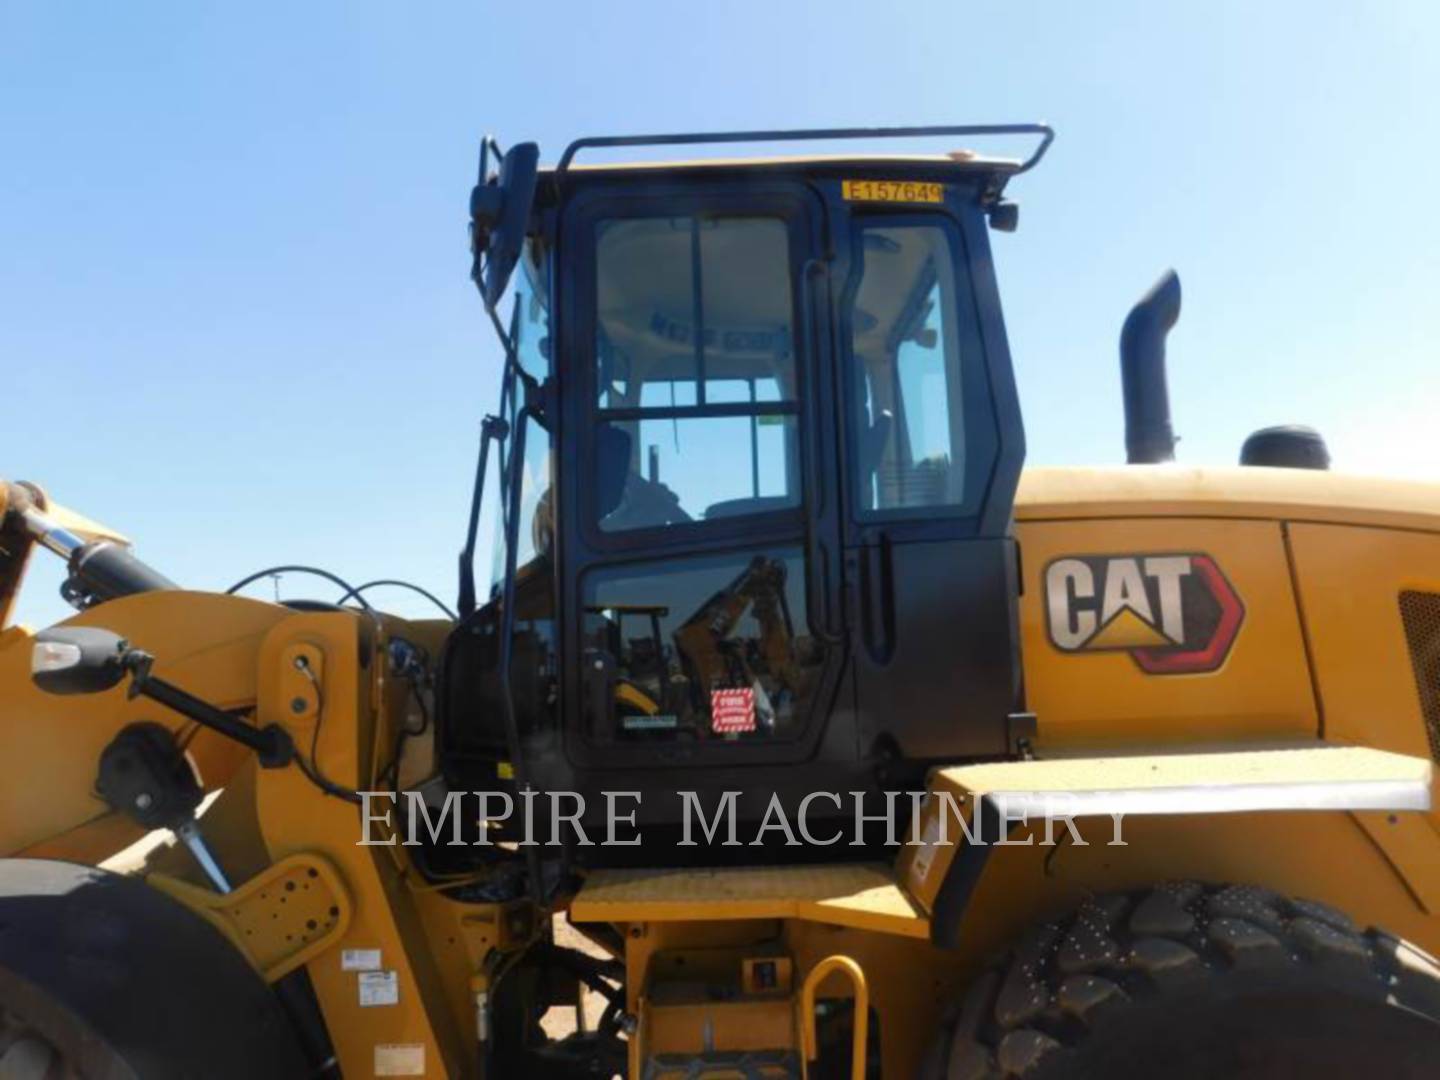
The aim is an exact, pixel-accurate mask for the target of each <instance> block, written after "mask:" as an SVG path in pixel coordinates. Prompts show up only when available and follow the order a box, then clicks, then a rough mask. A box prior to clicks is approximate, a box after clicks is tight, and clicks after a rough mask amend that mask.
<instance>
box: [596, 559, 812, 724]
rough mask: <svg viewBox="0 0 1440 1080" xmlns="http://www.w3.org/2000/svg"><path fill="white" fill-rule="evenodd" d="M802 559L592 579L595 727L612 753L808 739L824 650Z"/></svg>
mask: <svg viewBox="0 0 1440 1080" xmlns="http://www.w3.org/2000/svg"><path fill="white" fill-rule="evenodd" d="M803 568H804V559H803V555H802V554H801V552H800V550H799V549H798V548H778V549H773V550H765V551H761V552H749V553H745V554H740V555H723V556H697V557H691V558H688V559H682V560H674V561H672V562H666V563H647V564H646V565H645V566H644V567H643V568H635V567H613V568H605V569H600V570H595V571H592V572H591V573H590V574H588V575H586V577H585V579H584V586H583V595H584V602H585V638H584V647H585V657H586V659H585V662H584V665H583V669H582V670H584V672H585V673H586V674H585V677H586V680H587V686H586V690H585V703H584V708H585V714H586V727H587V730H588V731H589V733H590V737H591V738H592V739H595V740H598V741H601V742H656V741H661V742H665V741H676V740H678V741H684V742H716V741H719V742H766V741H770V740H775V739H787V738H794V737H796V736H798V735H799V734H800V733H801V732H802V730H803V728H804V724H805V719H806V716H807V715H808V710H809V706H810V704H811V702H812V699H813V697H814V694H815V692H816V690H817V688H818V686H819V679H820V674H821V671H822V670H823V662H824V649H823V647H822V646H821V645H820V644H819V643H817V642H816V641H815V640H814V638H812V637H811V635H810V632H809V628H808V627H807V626H806V624H805V615H804V595H805V594H804V569H803Z"/></svg>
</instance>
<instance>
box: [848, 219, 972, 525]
mask: <svg viewBox="0 0 1440 1080" xmlns="http://www.w3.org/2000/svg"><path fill="white" fill-rule="evenodd" d="M860 237H861V250H862V258H863V272H862V275H861V278H860V283H859V287H858V289H857V290H856V292H855V296H854V300H853V307H852V308H851V311H850V313H849V314H850V324H851V334H852V336H851V356H852V358H853V359H852V362H853V365H854V369H853V372H852V378H853V381H854V387H855V392H854V395H853V398H854V400H855V402H856V403H857V412H858V415H856V416H855V417H854V418H853V429H854V443H855V447H856V455H855V456H856V472H855V483H856V488H857V490H856V493H855V494H856V504H857V507H858V512H859V514H860V515H861V516H867V515H875V514H880V513H890V512H894V511H907V510H909V511H924V510H926V509H931V508H940V507H962V506H965V505H966V504H967V503H968V502H971V501H973V498H972V497H971V493H970V492H967V490H966V466H967V461H966V423H965V416H966V404H967V403H966V400H965V381H966V380H965V378H964V366H965V364H966V363H967V362H968V361H967V358H966V357H963V356H962V355H961V348H960V334H959V328H958V327H957V325H956V320H955V316H956V310H957V309H956V282H955V259H954V254H953V252H952V251H951V248H950V242H949V240H948V238H947V236H946V233H945V230H944V229H942V228H940V227H939V226H936V225H917V226H903V225H902V226H886V227H873V228H865V229H862V230H861V231H860Z"/></svg>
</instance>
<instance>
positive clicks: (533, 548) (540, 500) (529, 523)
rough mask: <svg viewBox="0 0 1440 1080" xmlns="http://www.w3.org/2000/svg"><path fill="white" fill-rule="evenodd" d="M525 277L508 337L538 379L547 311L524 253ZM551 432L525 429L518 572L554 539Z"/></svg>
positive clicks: (497, 574) (546, 355) (500, 562)
mask: <svg viewBox="0 0 1440 1080" xmlns="http://www.w3.org/2000/svg"><path fill="white" fill-rule="evenodd" d="M521 265H522V268H523V269H524V271H525V273H524V275H523V277H520V276H517V277H516V279H515V286H514V288H515V309H514V311H515V316H514V319H513V321H512V322H511V325H510V333H511V335H512V336H513V338H514V341H515V354H516V359H517V360H518V361H519V362H520V366H521V367H522V368H524V369H525V371H526V372H528V373H529V374H530V375H532V376H533V377H534V378H535V379H537V380H539V381H542V382H543V381H544V379H545V378H546V376H548V375H549V374H550V311H549V308H548V306H547V296H546V293H545V291H544V288H543V282H544V273H543V270H542V269H541V268H537V267H535V266H534V265H533V264H532V263H531V260H530V257H529V252H528V251H527V255H526V258H525V259H524V260H523V261H522V264H521ZM519 395H520V391H519V388H518V387H512V388H511V390H510V392H509V393H508V394H507V395H506V397H505V405H504V410H503V411H504V412H505V414H506V415H505V419H506V420H508V421H509V422H510V426H511V430H512V431H513V430H514V428H515V418H516V410H517V401H518V398H519ZM551 443H552V440H551V436H550V433H549V432H547V431H546V430H545V429H544V428H542V427H541V426H540V425H539V424H537V423H535V422H534V421H531V422H529V423H527V424H526V425H525V460H524V463H523V465H522V467H521V479H520V529H519V531H518V533H517V535H516V540H517V545H516V557H515V565H516V567H517V568H518V569H519V570H521V571H523V570H524V569H525V568H526V567H527V566H529V565H530V564H531V563H533V562H535V561H536V560H537V559H539V558H542V557H546V558H548V556H549V555H550V548H551V545H552V543H553V541H554V535H555V509H554V496H553V493H552V490H551V483H552V482H553V479H554V477H553V455H552V453H551V450H552V446H551ZM503 526H504V519H503V516H502V515H500V514H496V515H495V543H494V546H493V549H492V551H493V556H492V557H493V560H494V562H493V564H492V568H491V575H490V580H491V583H492V586H494V585H498V584H499V583H500V582H501V581H503V580H504V574H505V562H504V559H505V537H504V533H503V531H502V530H503Z"/></svg>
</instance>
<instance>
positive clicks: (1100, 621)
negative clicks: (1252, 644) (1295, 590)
mask: <svg viewBox="0 0 1440 1080" xmlns="http://www.w3.org/2000/svg"><path fill="white" fill-rule="evenodd" d="M1045 616H1046V621H1047V624H1048V628H1049V635H1050V643H1051V644H1052V645H1054V646H1055V647H1056V648H1057V649H1059V650H1060V651H1061V652H1068V653H1084V652H1127V653H1129V654H1130V655H1131V656H1132V657H1133V658H1134V660H1135V662H1136V663H1137V664H1139V665H1140V669H1141V670H1142V671H1144V672H1146V673H1147V674H1150V675H1178V674H1185V673H1193V672H1201V671H1214V670H1215V669H1216V668H1218V667H1219V666H1220V665H1221V664H1222V663H1224V662H1225V657H1226V656H1227V655H1228V654H1229V652H1230V646H1232V645H1233V644H1234V643H1235V637H1236V635H1237V634H1239V632H1240V624H1241V623H1242V622H1244V621H1245V605H1244V604H1243V603H1241V601H1240V597H1239V595H1238V594H1237V593H1236V592H1235V589H1234V587H1233V586H1232V585H1231V584H1230V582H1229V581H1228V580H1226V578H1225V575H1224V574H1223V573H1221V571H1220V567H1219V566H1217V565H1216V564H1215V560H1214V559H1212V558H1211V557H1210V556H1209V555H1198V554H1190V555H1176V554H1155V555H1068V556H1066V557H1064V558H1061V559H1056V560H1055V561H1054V562H1052V563H1050V565H1049V566H1047V567H1046V568H1045Z"/></svg>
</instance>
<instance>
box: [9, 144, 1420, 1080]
mask: <svg viewBox="0 0 1440 1080" xmlns="http://www.w3.org/2000/svg"><path fill="white" fill-rule="evenodd" d="M918 137H924V138H927V139H930V140H935V139H946V140H950V141H951V143H957V142H962V141H963V142H964V143H965V144H967V145H976V144H980V145H998V144H1000V143H1003V144H1004V145H1005V146H1009V145H1013V144H1015V141H1016V140H1030V141H1029V142H1027V143H1026V147H1027V152H1026V153H1025V154H1024V155H1022V156H1018V157H1008V156H1004V155H1000V154H995V153H988V154H987V153H981V152H976V151H972V150H956V151H953V152H949V153H943V154H904V153H896V152H893V151H889V152H886V148H888V147H893V146H895V145H897V144H896V143H895V142H894V141H893V140H896V139H905V138H918ZM1052 138H1053V133H1052V131H1051V130H1050V129H1049V128H1048V127H1046V126H1044V125H990V126H955V127H937V128H903V129H844V130H825V131H810V132H791V131H776V132H738V133H724V134H719V135H690V134H686V135H668V136H658V137H623V138H614V137H607V138H586V139H581V140H579V141H577V142H575V143H573V144H571V146H570V147H569V148H568V149H567V150H565V152H564V153H563V155H562V156H561V157H560V158H559V160H558V162H557V163H556V164H555V165H553V166H547V167H544V168H542V167H541V166H540V165H539V155H538V151H537V148H536V147H535V145H534V144H530V143H522V144H519V145H516V146H513V147H511V148H509V149H508V151H504V152H502V150H501V148H500V147H499V146H498V145H497V144H496V143H495V141H494V140H492V139H487V140H485V143H484V148H483V150H482V152H481V155H480V174H479V182H478V184H477V185H476V187H475V189H474V191H473V194H472V197H471V203H470V214H469V217H470V222H469V225H470V242H471V250H472V255H473V267H472V275H473V277H474V280H475V282H476V284H477V285H478V287H479V291H480V294H481V298H482V302H483V308H484V311H485V313H486V315H487V317H488V319H489V321H490V322H491V323H492V324H493V329H494V331H495V332H496V333H497V335H498V337H499V339H500V341H501V343H502V346H503V350H504V357H505V359H504V364H503V374H502V383H501V387H500V392H499V398H498V400H499V407H498V409H497V411H496V412H495V413H494V414H493V415H491V416H488V417H486V418H485V420H484V422H483V423H482V425H481V440H480V447H479V452H478V455H477V468H476V480H475V486H474V489H473V491H472V492H471V493H470V505H469V515H468V521H467V520H466V519H465V515H464V514H462V513H457V534H460V533H462V532H463V534H464V541H463V545H462V548H463V550H462V553H461V556H460V560H459V574H458V578H459V580H458V588H457V594H458V595H457V603H456V605H455V607H454V610H453V611H452V610H451V609H450V608H449V607H447V605H445V604H444V603H443V602H441V601H439V600H435V602H436V607H437V614H436V617H435V618H433V619H414V618H400V617H397V616H396V615H393V614H390V613H387V612H386V611H383V610H381V609H380V608H378V607H377V606H375V604H374V603H373V602H372V600H373V599H374V598H375V597H376V595H377V593H376V591H375V585H376V584H377V583H374V582H364V583H361V584H359V585H353V584H351V583H349V582H347V581H346V580H345V579H344V578H343V577H342V576H341V574H343V571H344V569H345V568H344V566H343V565H336V566H334V567H280V568H271V570H268V571H267V570H262V571H260V572H259V573H258V574H256V575H253V576H252V577H251V578H247V579H245V580H243V581H241V582H237V583H236V588H232V589H231V590H229V591H227V592H225V593H218V592H211V591H204V590H195V589H189V588H187V587H186V586H185V584H184V583H183V582H175V581H172V580H170V579H169V578H167V577H166V576H165V575H164V573H163V570H162V569H157V568H153V567H151V566H149V565H148V564H146V563H144V562H143V561H141V559H140V558H139V556H138V555H137V554H136V549H135V548H134V547H132V545H131V544H130V542H129V541H128V540H127V539H126V538H125V537H124V536H122V535H121V534H120V533H118V532H116V531H114V530H113V529H111V528H109V527H108V526H105V525H102V524H99V523H97V522H95V521H92V520H89V519H88V518H85V517H83V516H82V515H81V514H79V513H77V512H75V511H72V510H69V509H67V508H66V507H65V506H64V505H63V503H62V502H60V501H57V500H56V499H55V498H53V497H52V494H51V491H50V489H45V488H41V487H40V486H37V485H35V484H30V483H20V482H10V483H6V484H5V485H4V486H3V487H0V515H3V529H0V616H3V623H4V626H5V629H4V630H3V631H0V760H3V761H4V762H6V763H7V765H8V766H9V772H8V775H7V779H6V782H5V784H4V785H3V786H0V805H3V813H0V854H3V855H4V856H5V858H4V860H3V862H0V1074H3V1075H4V1076H6V1077H24V1078H30V1080H42V1078H56V1077H86V1078H90V1077H105V1078H109V1077H144V1078H150V1077H302V1076H332V1077H334V1076H344V1077H350V1078H354V1077H371V1076H384V1077H391V1076H402V1077H403V1076H410V1077H483V1078H486V1080H494V1078H500V1080H515V1078H521V1080H525V1078H546V1080H549V1078H556V1080H565V1078H572V1077H616V1076H619V1077H628V1078H631V1080H702V1078H708V1080H720V1078H725V1080H732V1078H733V1080H778V1078H785V1077H809V1078H820V1077H835V1078H849V1080H863V1078H867V1077H869V1078H874V1077H884V1078H887V1080H889V1078H911V1077H921V1078H927V1080H939V1078H957V1077H964V1078H981V1077H1025V1078H1029V1080H1043V1078H1056V1077H1111V1076H1126V1077H1129V1076H1184V1077H1219V1076H1227V1077H1228V1076H1245V1077H1270V1076H1302V1075H1303V1076H1306V1077H1308V1078H1313V1077H1322V1076H1323V1077H1342V1076H1343V1077H1350V1076H1356V1075H1367V1076H1377V1077H1382V1076H1383V1077H1421V1076H1433V1075H1435V1074H1436V1072H1437V1070H1440V965H1437V962H1436V961H1435V960H1434V959H1433V957H1432V956H1431V953H1432V952H1434V951H1435V950H1436V949H1437V948H1440V835H1437V827H1440V818H1437V816H1436V813H1435V811H1434V809H1433V794H1434V781H1433V778H1432V763H1433V761H1434V760H1435V759H1436V757H1437V756H1440V486H1435V485H1426V484H1419V483H1401V482H1395V481H1384V480H1363V479H1358V478H1353V477H1347V476H1344V475H1341V474H1338V473H1335V472H1332V471H1330V470H1329V469H1328V468H1327V466H1328V462H1329V457H1328V452H1327V451H1326V449H1325V447H1324V443H1323V440H1322V439H1321V438H1320V437H1319V436H1318V435H1317V434H1316V433H1315V432H1313V431H1311V430H1309V429H1306V428H1300V427H1295V426H1280V427H1273V428H1267V429H1264V430H1262V431H1260V432H1257V434H1256V435H1255V436H1253V437H1252V438H1251V439H1250V440H1248V441H1247V442H1246V444H1245V446H1244V448H1243V449H1242V450H1241V453H1240V463H1239V464H1238V465H1237V466H1235V467H1228V468H1203V469H1202V468H1193V467H1188V466H1184V465H1181V464H1178V463H1176V462H1175V460H1174V447H1175V435H1174V432H1173V430H1172V426H1171V420H1170V412H1169V405H1168V400H1167V391H1166V385H1165V369H1164V362H1165V341H1166V334H1167V332H1168V331H1169V329H1170V328H1171V327H1172V326H1173V325H1174V324H1175V321H1176V318H1177V316H1178V314H1179V305H1180V292H1179V281H1178V278H1176V277H1175V276H1174V275H1173V274H1169V275H1167V276H1166V277H1164V278H1162V279H1161V281H1160V282H1159V284H1158V285H1157V286H1156V287H1155V288H1154V289H1153V290H1152V291H1151V292H1150V293H1149V294H1147V295H1146V296H1145V297H1144V298H1143V299H1142V300H1141V301H1140V303H1139V304H1137V306H1136V307H1135V309H1134V310H1133V311H1132V312H1131V313H1130V316H1129V318H1128V319H1127V320H1126V321H1125V324H1124V329H1123V332H1122V334H1121V376H1122V386H1123V390H1124V395H1123V396H1124V403H1125V428H1126V430H1125V437H1126V447H1127V457H1128V462H1127V464H1125V465H1122V466H1114V467H1093V468H1047V469H1029V470H1022V463H1023V459H1024V434H1023V427H1022V422H1021V413H1020V403H1019V400H1018V398H1017V394H1016V389H1015V379H1014V373H1013V369H1012V363H1011V358H1010V354H1009V352H1008V349H1007V345H1006V335H1005V326H1004V320H1003V317H1002V313H1001V307H1000V300H999V293H998V286H997V282H996V276H995V270H994V264H993V260H992V255H991V247H990V244H991V235H990V234H991V233H992V232H995V233H1000V234H1004V233H1009V232H1012V231H1014V230H1015V228H1016V225H1017V223H1018V210H1017V207H1016V204H1015V203H1014V202H1013V201H1011V199H1010V198H1009V196H1008V187H1009V185H1010V183H1011V182H1012V181H1013V180H1015V179H1016V178H1017V177H1019V176H1021V175H1022V174H1024V173H1026V172H1027V171H1028V170H1030V169H1031V168H1033V167H1034V166H1035V165H1037V164H1038V163H1039V161H1040V159H1041V157H1042V156H1043V155H1044V153H1045V151H1046V149H1047V148H1048V147H1049V145H1050V142H1051V139H1052ZM756 143H764V144H767V145H768V147H769V148H770V150H769V156H760V157H750V158H733V157H695V158H692V159H682V160H673V158H674V157H675V156H676V155H679V156H680V157H681V158H684V155H685V154H687V153H689V152H690V148H692V147H700V146H702V145H707V146H711V147H715V146H723V145H726V144H734V145H739V144H756ZM800 143H808V144H809V145H808V146H801V147H799V149H802V150H807V149H808V150H811V151H816V152H811V153H808V154H804V155H796V154H793V153H786V152H785V151H787V150H791V149H794V148H795V144H800ZM856 146H862V147H864V148H865V152H864V153H860V152H856V151H855V150H853V149H852V148H853V147H856ZM777 151H778V152H777ZM819 151H823V152H819ZM707 152H708V153H714V150H713V149H712V150H710V151H707ZM657 153H658V154H660V155H662V156H667V157H666V160H663V161H654V160H648V157H652V156H654V155H655V154H657ZM618 156H632V157H634V158H638V159H639V160H638V161H634V160H632V161H631V162H630V163H612V162H611V161H610V159H611V158H615V157H618ZM582 157H583V158H586V159H588V160H580V159H581V158H582ZM600 159H604V160H600ZM378 407H379V406H378V403H377V408H378ZM1278 419H1284V418H1283V417H1281V418H1278ZM456 436H457V438H456V442H457V451H456V452H457V453H462V452H463V453H466V454H467V455H468V454H469V452H470V451H469V449H468V448H466V449H464V450H463V451H462V449H461V448H460V447H461V444H462V443H463V442H465V441H466V440H465V439H464V438H462V433H458V432H457V433H456ZM62 480H63V478H55V479H54V480H53V481H52V483H54V484H55V485H56V491H55V494H57V495H59V494H61V492H60V491H59V490H58V488H59V486H60V484H61V483H62ZM138 494H139V493H138V492H137V495H138ZM488 524H493V525H494V528H495V531H496V539H495V542H494V545H493V550H494V553H495V562H496V568H495V570H494V571H493V573H492V574H491V575H490V580H489V584H488V587H483V586H481V585H480V584H479V583H478V579H477V570H476V566H475V564H476V562H477V559H478V558H479V551H480V549H481V547H482V545H481V544H480V541H479V534H480V532H481V531H482V527H483V526H486V525H488ZM299 527H302V528H303V526H299ZM357 535H359V536H363V533H362V534H357ZM357 542H361V541H359V540H357ZM141 546H142V547H143V545H141ZM51 556H57V557H59V558H60V559H61V560H63V562H64V565H65V567H66V578H65V583H64V586H63V589H62V592H63V595H64V597H65V598H66V599H67V600H68V601H69V602H70V603H71V604H72V605H73V606H74V608H75V609H76V610H75V614H73V615H72V616H70V617H69V618H68V619H66V620H65V621H63V622H61V623H59V624H58V625H56V626H52V627H49V628H45V629H33V628H30V627H26V626H23V625H12V624H11V616H12V615H13V613H14V609H15V600H16V596H17V592H18V589H19V587H20V583H21V577H22V575H23V573H24V570H25V568H26V566H27V563H28V562H29V561H30V560H31V559H32V558H34V559H41V558H47V557H51ZM338 562H339V563H340V564H343V559H341V560H338ZM280 571H288V572H291V573H294V574H308V575H309V578H308V579H307V580H309V581H310V582H313V583H314V585H315V588H314V590H310V589H307V590H306V595H310V596H313V597H314V598H313V599H303V600H302V599H294V600H287V601H276V602H269V601H264V600H259V599H254V598H250V597H247V596H244V595H241V594H240V590H241V588H243V587H244V586H245V585H246V584H248V583H250V582H252V581H254V580H258V579H260V578H261V577H263V575H264V574H266V573H271V572H280ZM297 580H298V579H297ZM421 591H422V592H423V590H421ZM425 595H426V596H428V597H430V599H435V598H434V597H433V595H431V594H428V593H426V594H425ZM1427 950H1428V951H1427Z"/></svg>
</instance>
